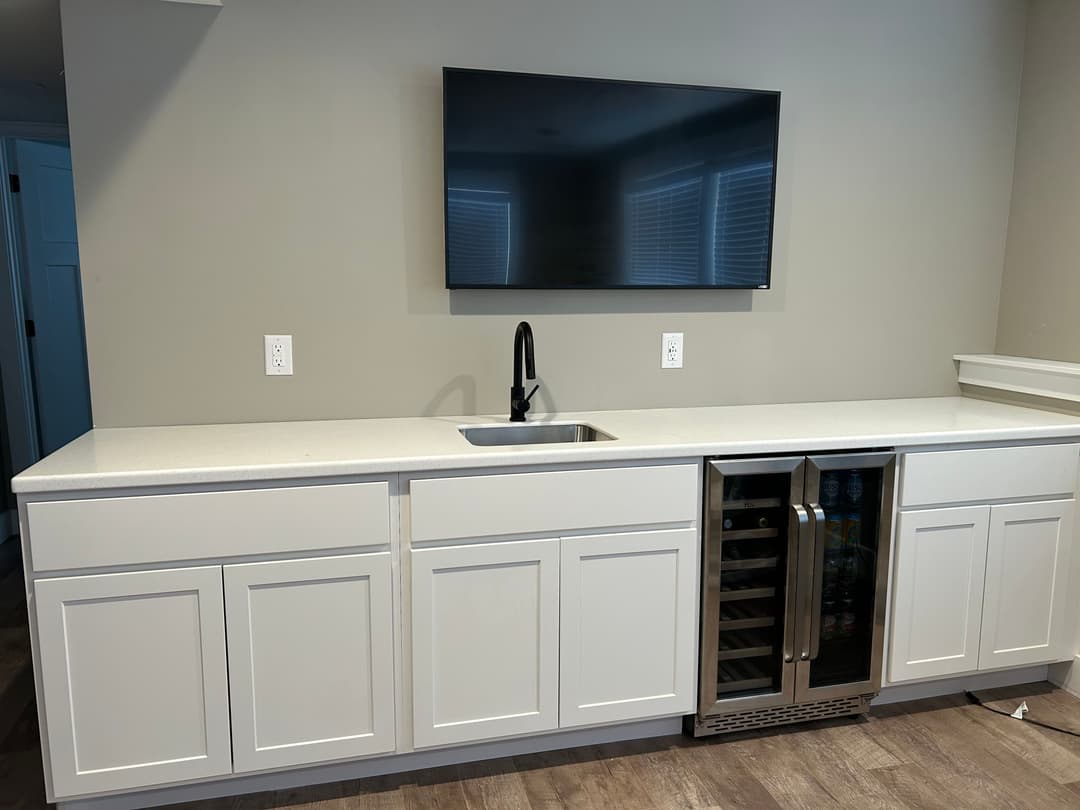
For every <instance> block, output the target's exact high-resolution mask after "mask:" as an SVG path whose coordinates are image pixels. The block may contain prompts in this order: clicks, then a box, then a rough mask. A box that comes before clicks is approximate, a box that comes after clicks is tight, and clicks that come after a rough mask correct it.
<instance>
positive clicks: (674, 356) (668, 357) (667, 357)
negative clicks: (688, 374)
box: [660, 332, 683, 368]
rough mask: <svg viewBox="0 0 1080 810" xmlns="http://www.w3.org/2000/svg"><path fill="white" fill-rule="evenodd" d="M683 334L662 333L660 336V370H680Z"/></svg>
mask: <svg viewBox="0 0 1080 810" xmlns="http://www.w3.org/2000/svg"><path fill="white" fill-rule="evenodd" d="M682 363H683V333H682V332H664V333H663V334H662V335H661V336H660V368H682V367H683V366H682Z"/></svg>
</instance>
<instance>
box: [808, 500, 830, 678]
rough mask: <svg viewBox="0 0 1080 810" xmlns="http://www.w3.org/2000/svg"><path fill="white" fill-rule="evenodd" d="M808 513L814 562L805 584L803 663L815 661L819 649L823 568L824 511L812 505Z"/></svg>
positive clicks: (816, 505) (814, 504)
mask: <svg viewBox="0 0 1080 810" xmlns="http://www.w3.org/2000/svg"><path fill="white" fill-rule="evenodd" d="M810 513H811V514H812V515H813V521H812V522H813V524H814V526H813V530H814V556H813V560H814V562H813V565H812V566H811V571H809V572H807V574H808V576H807V580H808V581H807V583H806V584H807V585H808V586H809V593H808V598H807V600H806V601H807V606H806V616H805V617H804V621H805V629H806V633H805V634H804V635H803V639H804V640H803V655H802V659H803V660H804V661H813V660H814V659H816V658H817V657H818V653H819V652H820V649H821V588H822V581H823V579H824V576H823V574H824V567H825V510H824V509H822V508H821V507H820V506H819V505H818V504H816V503H812V504H810Z"/></svg>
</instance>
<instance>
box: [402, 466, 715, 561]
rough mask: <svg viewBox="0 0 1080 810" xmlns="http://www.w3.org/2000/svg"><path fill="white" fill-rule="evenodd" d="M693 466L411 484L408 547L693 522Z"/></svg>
mask: <svg viewBox="0 0 1080 810" xmlns="http://www.w3.org/2000/svg"><path fill="white" fill-rule="evenodd" d="M700 490H701V480H700V470H699V468H698V465H696V464H672V465H662V466H654V467H616V468H611V469H597V470H559V471H552V472H537V473H513V474H508V475H475V476H464V477H460V478H425V479H413V480H412V481H411V482H410V489H409V495H410V503H411V517H412V539H413V542H424V541H430V540H453V539H461V538H478V537H495V536H498V535H507V534H525V533H531V532H545V533H549V532H551V533H555V532H561V531H577V530H581V529H590V528H601V527H609V526H632V525H645V524H654V523H680V522H689V521H694V520H697V517H698V509H699V507H698V497H699V492H700Z"/></svg>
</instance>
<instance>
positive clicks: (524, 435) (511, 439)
mask: <svg viewBox="0 0 1080 810" xmlns="http://www.w3.org/2000/svg"><path fill="white" fill-rule="evenodd" d="M458 430H459V431H460V432H461V435H462V436H464V437H465V438H466V439H468V441H469V443H470V444H475V445H477V446H479V447H500V446H504V445H515V444H571V443H578V442H604V441H611V440H612V439H614V438H615V437H614V436H611V435H609V434H607V433H604V431H602V430H597V429H596V428H594V427H593V426H592V425H586V424H584V423H581V422H536V423H533V424H518V425H469V426H467V427H460V428H458Z"/></svg>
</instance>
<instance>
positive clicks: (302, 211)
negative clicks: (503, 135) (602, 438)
mask: <svg viewBox="0 0 1080 810" xmlns="http://www.w3.org/2000/svg"><path fill="white" fill-rule="evenodd" d="M63 22H64V38H65V58H66V67H67V81H68V96H69V105H70V110H69V113H70V126H71V135H72V147H73V154H74V162H75V177H76V187H77V197H78V214H79V229H80V241H81V252H82V267H83V276H84V297H85V308H86V323H87V331H88V335H87V339H88V348H89V358H90V373H91V380H92V387H93V403H94V415H95V421H96V423H97V424H98V425H99V426H115V425H141V424H162V423H194V422H210V421H240V420H245V421H246V420H264V419H271V420H276V419H300V418H330V417H349V416H374V415H385V414H401V415H405V414H421V413H428V414H430V413H445V414H453V413H462V412H473V411H482V412H502V411H504V410H505V408H506V405H507V386H508V385H509V382H510V363H511V352H510V349H511V338H512V333H513V327H514V324H515V323H516V321H517V320H518V319H519V318H522V317H525V318H528V319H529V320H530V321H532V323H533V326H534V328H535V332H536V340H537V368H538V371H539V372H540V375H541V377H542V382H543V385H544V387H543V390H542V400H541V402H540V408H541V409H543V410H553V409H562V410H567V409H592V408H621V407H652V406H668V405H670V406H685V405H703V404H713V403H739V402H772V401H792V400H811V399H853V398H862V397H899V396H909V395H939V394H951V393H955V392H956V391H957V387H956V382H955V371H954V368H953V365H952V362H951V359H950V358H951V356H952V354H953V353H954V352H959V351H963V352H979V351H989V350H991V349H992V347H993V343H994V333H995V325H996V324H995V318H996V313H997V306H998V292H999V290H1000V273H1001V267H1002V263H1003V256H1004V235H1005V228H1006V222H1007V216H1008V205H1009V194H1010V186H1011V172H1012V153H1013V145H1014V135H1015V125H1016V109H1017V98H1018V93H1019V82H1020V65H1021V56H1022V48H1023V29H1024V3H1023V2H1021V0H950V2H940V0H921V2H916V1H915V0H911V1H909V2H902V3H897V2H895V1H894V0H876V1H874V2H870V1H869V0H817V2H796V1H795V0H789V1H788V2H766V1H764V0H741V1H740V2H736V1H735V0H727V1H722V0H668V2H663V3H658V2H655V0H544V2H537V1H536V0H366V2H348V1H346V0H322V1H321V2H314V1H312V2H297V0H226V2H225V4H224V7H223V8H221V9H213V8H207V7H201V6H196V5H183V4H177V3H161V2H147V0H95V2H93V3H87V2H84V0H65V2H64V3H63ZM444 64H451V65H464V66H474V67H487V68H502V69H509V70H526V71H538V72H556V73H568V74H578V75H588V76H608V77H618V78H626V79H645V80H656V81H671V82H690V83H699V84H718V85H728V86H747V87H757V88H768V89H779V90H781V91H782V92H783V100H782V105H781V107H782V122H781V146H780V162H779V172H778V203H777V219H776V238H775V250H774V289H772V290H771V291H768V292H755V293H749V292H707V293H701V292H620V293H612V292H568V293H561V292H548V293H537V292H511V293H507V292H500V291H482V292H456V293H448V292H447V291H446V290H444V289H443V282H442V276H443V254H442V207H441V206H442V202H441V183H442V179H441V151H440V150H441V134H440V114H441V106H440V105H441V97H440V73H439V68H440V66H441V65H444ZM662 331H683V332H685V334H686V348H685V354H686V367H685V368H684V369H683V370H681V371H664V372H661V370H660V368H659V351H660V333H661V332H662ZM277 332H285V333H291V334H293V335H294V336H295V338H294V339H295V364H296V374H295V376H294V377H292V378H268V377H265V376H264V375H263V369H262V338H261V336H262V335H263V334H264V333H277Z"/></svg>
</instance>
